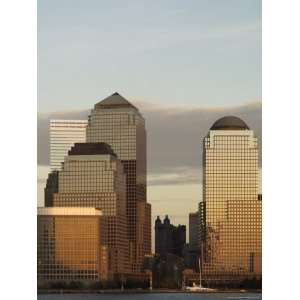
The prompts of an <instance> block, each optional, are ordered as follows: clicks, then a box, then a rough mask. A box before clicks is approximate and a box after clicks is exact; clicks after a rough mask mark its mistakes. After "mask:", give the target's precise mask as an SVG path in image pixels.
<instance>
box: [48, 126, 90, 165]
mask: <svg viewBox="0 0 300 300" xmlns="http://www.w3.org/2000/svg"><path fill="white" fill-rule="evenodd" d="M86 126H87V121H86V120H50V128H49V135H50V167H51V171H55V170H57V171H58V170H61V164H62V163H63V162H64V157H65V156H66V155H68V151H69V150H70V149H71V147H72V146H73V145H74V143H84V142H85V139H86Z"/></svg>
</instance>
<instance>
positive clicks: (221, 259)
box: [199, 117, 261, 280]
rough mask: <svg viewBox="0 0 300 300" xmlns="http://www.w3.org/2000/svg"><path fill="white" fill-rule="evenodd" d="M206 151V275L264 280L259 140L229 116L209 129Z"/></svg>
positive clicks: (203, 226) (201, 208)
mask: <svg viewBox="0 0 300 300" xmlns="http://www.w3.org/2000/svg"><path fill="white" fill-rule="evenodd" d="M203 150H204V151H203V202H202V203H200V205H199V214H200V220H199V225H200V230H201V231H202V232H201V233H200V240H201V249H202V269H203V275H204V276H206V278H210V279H212V280H242V279H243V278H247V277H248V278H249V277H251V278H252V277H256V278H260V277H261V197H259V195H258V188H259V178H258V175H259V174H258V146H257V139H256V137H255V136H254V133H253V131H252V130H250V129H249V128H248V126H247V125H246V124H245V122H243V121H242V120H241V119H239V118H236V117H224V118H221V119H219V120H218V121H216V122H215V123H214V124H213V126H212V127H211V128H210V131H209V133H208V135H207V136H206V137H205V139H204V144H203Z"/></svg>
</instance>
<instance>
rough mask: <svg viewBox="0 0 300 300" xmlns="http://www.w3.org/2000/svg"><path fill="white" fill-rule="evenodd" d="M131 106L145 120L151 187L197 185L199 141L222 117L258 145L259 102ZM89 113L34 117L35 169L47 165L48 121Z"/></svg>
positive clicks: (199, 157) (259, 132) (199, 158)
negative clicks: (238, 122)
mask: <svg viewBox="0 0 300 300" xmlns="http://www.w3.org/2000/svg"><path fill="white" fill-rule="evenodd" d="M133 104H134V105H136V106H137V107H139V108H140V111H141V113H142V114H143V116H144V117H145V119H146V129H147V157H148V160H147V166H148V177H149V178H148V180H149V184H151V185H159V184H178V183H181V184H184V183H197V182H200V181H201V167H202V142H203V138H204V137H205V136H206V134H207V132H208V131H209V128H210V127H211V125H212V124H213V123H214V122H215V121H216V120H217V119H218V118H221V117H223V116H226V115H235V116H237V117H240V118H242V119H243V120H244V121H245V122H246V123H247V124H248V126H249V127H250V128H251V129H252V130H254V132H255V134H256V136H257V137H258V141H259V145H261V137H262V133H261V131H262V129H261V115H262V114H261V103H260V102H254V103H250V104H248V105H243V106H235V107H227V108H226V107H225V108H199V107H188V106H186V107H165V106H158V105H152V104H149V103H145V102H136V103H135V102H134V101H133ZM89 112H90V111H89V110H83V111H66V112H54V113H47V114H46V113H44V114H39V115H38V164H39V165H49V132H48V124H49V120H50V119H51V118H55V119H87V117H88V114H89ZM260 157H261V147H260ZM260 165H261V159H260Z"/></svg>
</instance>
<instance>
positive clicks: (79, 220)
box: [37, 207, 106, 283]
mask: <svg viewBox="0 0 300 300" xmlns="http://www.w3.org/2000/svg"><path fill="white" fill-rule="evenodd" d="M101 215H102V213H101V211H100V210H98V209H95V208H93V207H85V208H81V207H67V208H65V207H47V208H39V209H38V227H37V229H38V231H37V258H38V266H37V277H38V282H40V283H43V282H45V281H72V280H73V281H78V280H80V281H98V280H100V279H105V278H104V277H103V275H104V274H105V271H104V267H105V264H106V252H105V248H104V247H102V243H101V238H102V234H103V233H102V230H101V227H102V226H101ZM103 271H104V272H103Z"/></svg>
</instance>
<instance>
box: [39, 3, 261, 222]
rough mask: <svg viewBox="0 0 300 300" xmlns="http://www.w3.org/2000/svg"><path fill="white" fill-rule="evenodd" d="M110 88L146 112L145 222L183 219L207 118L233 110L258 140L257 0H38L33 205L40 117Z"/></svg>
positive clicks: (42, 149)
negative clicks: (149, 206)
mask: <svg viewBox="0 0 300 300" xmlns="http://www.w3.org/2000/svg"><path fill="white" fill-rule="evenodd" d="M114 92H119V93H120V94H121V95H122V96H123V97H125V98H126V99H128V100H129V101H130V102H132V103H133V104H134V105H136V106H137V107H138V108H139V109H140V111H141V112H142V114H143V115H144V117H145V119H146V128H147V160H148V161H147V163H148V192H147V195H148V201H149V202H150V203H151V204H152V217H153V220H154V218H155V217H156V215H158V214H160V215H161V216H162V215H165V214H169V215H170V216H171V221H172V222H173V223H175V224H179V223H181V224H186V225H187V224H188V213H189V212H193V211H195V210H196V209H197V206H198V202H199V201H201V199H202V183H201V172H202V169H201V168H202V165H201V157H202V156H201V155H202V154H201V153H202V140H203V137H204V136H205V135H206V133H207V132H208V130H209V128H210V126H211V125H212V124H213V122H214V121H216V119H217V118H220V117H222V116H224V115H236V116H238V117H241V118H242V119H243V120H245V121H246V123H247V124H248V125H249V126H250V128H251V129H253V130H254V132H255V134H256V135H257V137H258V139H259V142H260V144H261V1H258V0H243V1H241V0H226V1H224V0H207V1H204V0H194V1H193V0H189V1H181V0H172V1H169V0H165V1H144V0H139V1H130V0H128V1H114V0H110V1H101V0H89V1H86V0H59V1H58V0H40V1H38V111H39V113H38V205H43V188H44V185H45V180H46V177H47V173H48V172H49V140H48V122H49V119H51V118H62V119H64V118H65V119H86V118H87V116H88V114H89V110H90V109H91V108H92V107H93V105H94V104H95V103H97V102H98V101H100V100H102V99H103V98H106V97H107V96H109V95H111V94H112V93H114ZM260 165H261V163H260Z"/></svg>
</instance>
